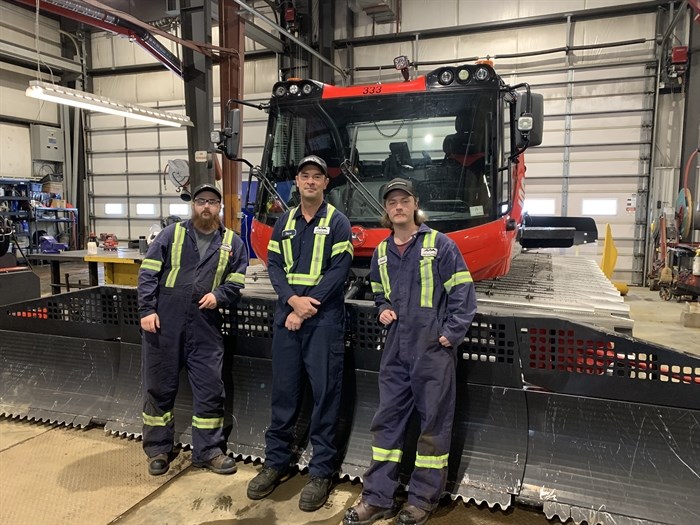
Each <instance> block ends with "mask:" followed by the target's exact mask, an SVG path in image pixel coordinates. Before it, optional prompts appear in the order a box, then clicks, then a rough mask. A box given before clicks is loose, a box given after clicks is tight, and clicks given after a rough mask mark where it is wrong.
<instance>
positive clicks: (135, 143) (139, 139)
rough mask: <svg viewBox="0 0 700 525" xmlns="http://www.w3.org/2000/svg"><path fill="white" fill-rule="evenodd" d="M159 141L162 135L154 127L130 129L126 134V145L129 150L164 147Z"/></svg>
mask: <svg viewBox="0 0 700 525" xmlns="http://www.w3.org/2000/svg"><path fill="white" fill-rule="evenodd" d="M159 141H160V135H159V134H158V131H157V129H154V128H145V129H130V130H129V133H127V134H126V147H127V148H128V149H129V150H139V149H158V148H159V147H162V144H159Z"/></svg>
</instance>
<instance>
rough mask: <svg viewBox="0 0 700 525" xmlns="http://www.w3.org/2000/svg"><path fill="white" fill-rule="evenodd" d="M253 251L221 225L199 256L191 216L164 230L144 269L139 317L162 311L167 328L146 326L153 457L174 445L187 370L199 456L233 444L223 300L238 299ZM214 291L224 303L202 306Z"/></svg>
mask: <svg viewBox="0 0 700 525" xmlns="http://www.w3.org/2000/svg"><path fill="white" fill-rule="evenodd" d="M246 266H247V253H246V250H245V246H244V245H243V242H242V241H241V239H240V238H239V237H238V236H237V235H235V234H234V232H233V230H228V229H224V228H223V227H222V228H220V229H219V230H218V231H217V232H216V235H214V238H213V239H212V241H211V244H210V246H209V248H208V249H207V252H206V253H205V255H204V257H202V258H201V259H200V254H199V252H198V250H197V241H196V238H195V233H194V231H193V226H192V224H191V222H190V221H186V222H184V223H177V224H173V225H170V226H168V227H167V228H165V229H164V230H162V231H161V232H160V233H159V234H158V236H157V237H156V238H155V240H154V241H153V243H151V246H150V247H149V249H148V252H147V253H146V257H145V259H144V260H143V262H142V264H141V268H140V270H139V284H138V297H139V318H143V317H145V316H146V315H149V314H152V313H157V314H158V317H159V320H160V329H159V330H158V331H157V332H156V333H150V332H143V334H142V352H141V355H142V368H141V376H142V381H143V392H144V408H143V448H144V451H145V452H146V454H147V455H148V457H153V456H155V455H158V454H163V453H168V452H170V451H171V450H172V448H173V434H174V416H173V407H174V404H175V396H176V394H177V390H178V382H179V375H180V370H181V369H182V367H183V366H184V367H186V369H187V372H188V377H189V382H190V386H191V388H192V397H193V416H192V448H193V453H192V460H193V461H194V462H195V463H203V462H206V461H208V460H210V459H212V458H213V457H215V456H217V455H219V454H220V453H222V452H224V453H225V452H226V440H225V437H224V431H223V426H224V383H223V380H222V377H221V367H222V361H223V354H224V347H223V339H222V335H221V324H222V316H221V313H220V312H219V307H227V306H233V305H235V303H236V302H237V301H238V297H239V296H240V290H241V288H243V285H244V283H245V269H246ZM208 292H212V293H213V294H214V296H215V297H216V300H217V308H214V309H201V310H200V308H199V304H198V303H199V300H200V299H201V298H202V297H203V296H204V295H205V294H207V293H208Z"/></svg>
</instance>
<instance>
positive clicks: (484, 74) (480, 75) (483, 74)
mask: <svg viewBox="0 0 700 525" xmlns="http://www.w3.org/2000/svg"><path fill="white" fill-rule="evenodd" d="M474 76H475V77H476V79H477V80H486V79H487V78H489V70H488V69H486V68H485V67H480V68H479V69H477V70H476V73H474Z"/></svg>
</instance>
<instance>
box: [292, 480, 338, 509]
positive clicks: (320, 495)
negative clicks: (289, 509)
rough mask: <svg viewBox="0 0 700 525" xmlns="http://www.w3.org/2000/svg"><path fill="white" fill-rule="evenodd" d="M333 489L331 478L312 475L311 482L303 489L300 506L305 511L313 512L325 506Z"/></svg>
mask: <svg viewBox="0 0 700 525" xmlns="http://www.w3.org/2000/svg"><path fill="white" fill-rule="evenodd" d="M330 491H331V480H330V478H320V477H317V476H311V479H310V480H309V482H308V483H307V484H306V485H304V488H303V489H301V495H300V496H299V508H300V509H301V510H303V511H304V512H313V511H315V510H318V509H320V508H321V507H323V504H324V503H325V502H326V500H327V499H328V493H329V492H330Z"/></svg>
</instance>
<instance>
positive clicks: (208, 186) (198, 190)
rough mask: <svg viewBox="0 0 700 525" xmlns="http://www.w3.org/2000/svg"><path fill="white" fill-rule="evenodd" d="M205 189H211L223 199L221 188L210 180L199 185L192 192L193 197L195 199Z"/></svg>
mask: <svg viewBox="0 0 700 525" xmlns="http://www.w3.org/2000/svg"><path fill="white" fill-rule="evenodd" d="M203 191H210V192H212V193H215V194H216V196H217V197H219V200H221V190H219V188H217V187H216V184H211V183H209V182H205V183H204V184H200V185H199V186H197V187H196V188H195V189H194V191H193V192H192V198H193V199H194V198H195V197H197V195H199V194H200V193H202V192H203Z"/></svg>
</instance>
